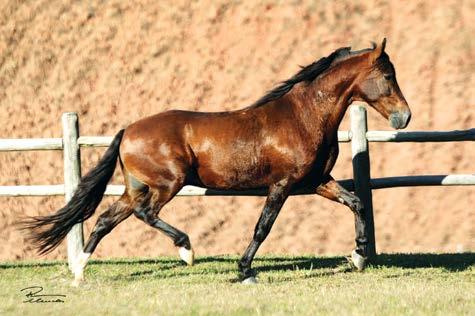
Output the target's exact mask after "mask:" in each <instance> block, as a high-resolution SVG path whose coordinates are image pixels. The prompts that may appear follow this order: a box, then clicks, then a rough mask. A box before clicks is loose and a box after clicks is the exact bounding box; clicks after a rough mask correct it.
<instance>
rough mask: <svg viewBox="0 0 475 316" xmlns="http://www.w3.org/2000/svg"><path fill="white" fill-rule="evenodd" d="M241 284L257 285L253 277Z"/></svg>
mask: <svg viewBox="0 0 475 316" xmlns="http://www.w3.org/2000/svg"><path fill="white" fill-rule="evenodd" d="M241 283H242V284H257V279H256V278H255V277H253V276H251V277H248V278H246V279H244V280H242V282H241Z"/></svg>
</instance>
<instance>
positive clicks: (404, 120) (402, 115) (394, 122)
mask: <svg viewBox="0 0 475 316" xmlns="http://www.w3.org/2000/svg"><path fill="white" fill-rule="evenodd" d="M410 120H411V112H410V111H404V112H394V113H392V114H391V115H390V116H389V122H390V124H391V127H392V128H395V129H402V128H406V126H407V124H409V121H410Z"/></svg>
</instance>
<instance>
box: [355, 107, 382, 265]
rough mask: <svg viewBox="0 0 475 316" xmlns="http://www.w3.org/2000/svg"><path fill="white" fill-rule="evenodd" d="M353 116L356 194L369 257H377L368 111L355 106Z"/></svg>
mask: <svg viewBox="0 0 475 316" xmlns="http://www.w3.org/2000/svg"><path fill="white" fill-rule="evenodd" d="M350 115H351V134H352V137H351V151H352V157H353V179H354V181H355V194H356V195H357V196H358V197H359V198H360V199H361V202H362V203H363V205H364V207H365V214H364V216H365V219H366V232H367V235H368V256H369V257H370V259H371V258H374V256H376V241H375V233H374V219H373V195H372V193H371V185H370V177H371V175H370V162H369V148H368V140H367V138H366V132H367V131H368V122H367V118H366V109H365V108H364V106H362V105H353V106H352V107H351V109H350Z"/></svg>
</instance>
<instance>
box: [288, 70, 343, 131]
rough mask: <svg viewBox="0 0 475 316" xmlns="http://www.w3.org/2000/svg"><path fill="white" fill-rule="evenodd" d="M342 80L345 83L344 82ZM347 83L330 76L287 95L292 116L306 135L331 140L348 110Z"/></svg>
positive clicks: (299, 87)
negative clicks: (291, 104) (294, 113)
mask: <svg viewBox="0 0 475 316" xmlns="http://www.w3.org/2000/svg"><path fill="white" fill-rule="evenodd" d="M344 80H346V81H348V79H347V78H345V79H344ZM350 87H351V83H350V82H341V81H338V80H335V78H334V77H332V76H331V75H327V76H325V77H323V78H320V79H318V80H316V81H315V82H312V83H311V84H301V85H299V86H297V87H295V88H294V89H292V91H291V92H290V95H289V100H291V101H292V103H293V107H294V108H295V112H296V113H297V116H298V117H299V120H300V122H301V123H302V124H303V126H304V127H305V128H306V129H307V130H308V132H309V134H310V135H315V136H316V137H317V136H318V135H322V134H324V135H325V136H327V137H334V136H335V135H336V134H337V131H338V126H339V125H340V123H341V121H342V119H343V116H344V115H345V112H346V110H347V108H348V105H349V102H350V98H351V92H350Z"/></svg>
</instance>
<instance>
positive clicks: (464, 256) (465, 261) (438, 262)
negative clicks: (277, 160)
mask: <svg viewBox="0 0 475 316" xmlns="http://www.w3.org/2000/svg"><path fill="white" fill-rule="evenodd" d="M238 260H239V259H238V257H228V256H212V257H200V258H197V259H196V260H195V264H196V265H198V266H199V265H200V264H207V263H222V264H229V265H230V266H229V267H220V268H216V269H214V268H213V269H208V268H207V269H203V270H200V271H194V272H192V271H190V273H192V274H215V273H228V272H230V271H235V270H236V271H237V262H238ZM346 262H347V259H346V258H345V257H342V256H340V257H311V256H297V257H291V256H268V257H256V258H255V260H254V267H255V268H256V270H257V272H263V271H266V272H267V271H287V270H315V269H336V268H341V266H342V264H344V263H346ZM89 264H90V265H141V264H156V265H157V271H164V270H172V269H174V268H179V267H183V266H184V263H182V262H181V261H180V260H179V259H173V258H152V259H133V258H130V259H112V260H91V261H90V262H89ZM59 265H66V262H65V261H47V262H12V263H3V264H0V269H12V268H30V267H52V266H59ZM473 265H475V253H457V254H380V255H378V256H377V258H376V259H375V260H374V261H373V263H372V265H371V266H372V267H400V268H407V269H415V268H444V269H447V270H449V271H454V272H456V271H463V270H466V269H468V268H469V267H470V266H473ZM154 273H155V270H152V269H147V270H144V271H138V272H134V273H133V274H132V275H130V276H129V277H132V278H133V277H140V276H143V275H150V274H154Z"/></svg>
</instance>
